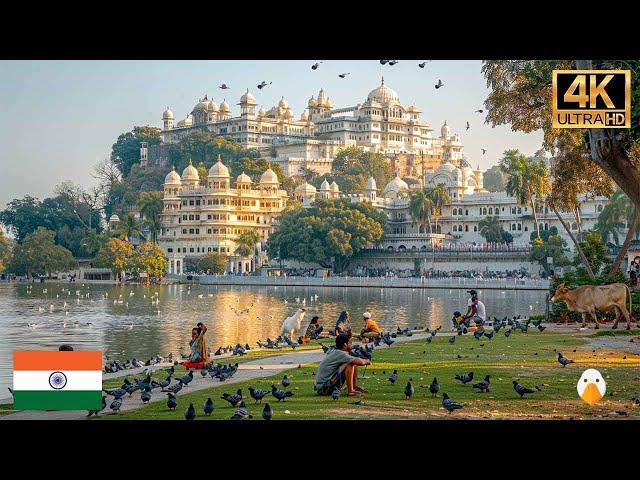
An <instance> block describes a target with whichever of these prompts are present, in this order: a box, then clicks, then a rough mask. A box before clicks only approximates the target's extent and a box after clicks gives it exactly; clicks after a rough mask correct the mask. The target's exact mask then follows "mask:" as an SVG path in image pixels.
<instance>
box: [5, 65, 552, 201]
mask: <svg viewBox="0 0 640 480" xmlns="http://www.w3.org/2000/svg"><path fill="white" fill-rule="evenodd" d="M314 62H315V60H303V61H291V60H283V61H266V60H256V61H249V60H237V61H2V62H0V85H1V88H0V105H1V106H2V117H1V120H0V127H1V128H0V164H1V165H2V169H3V171H2V174H1V175H0V208H4V205H5V204H6V202H8V201H10V200H11V199H13V198H16V197H20V198H21V197H22V196H24V195H25V194H27V193H28V194H31V195H33V196H37V197H39V198H41V199H42V198H43V197H45V196H47V195H50V194H51V193H52V190H53V187H54V186H55V185H56V184H58V183H59V182H61V181H63V180H67V179H69V180H72V181H74V182H77V183H81V184H83V185H90V184H91V183H92V182H93V179H92V177H91V171H92V167H93V165H95V164H96V163H97V162H98V161H99V160H101V159H103V158H106V157H107V156H108V155H109V153H110V151H111V145H112V144H113V143H114V141H115V140H116V138H117V137H118V135H119V134H120V133H122V132H124V131H127V130H129V129H131V128H132V127H133V126H134V125H145V124H148V125H155V126H159V127H161V126H162V121H161V117H162V111H163V110H164V108H165V107H166V106H170V107H171V109H172V110H173V113H174V115H175V117H176V121H177V120H180V119H182V118H184V117H185V115H186V114H187V113H189V112H190V111H191V110H192V108H193V106H194V105H195V104H196V102H197V101H198V99H199V98H200V97H202V96H204V94H208V95H209V98H213V100H214V101H215V102H216V103H218V104H220V102H221V101H222V100H223V99H224V98H226V100H227V102H228V103H229V104H230V105H231V110H232V114H234V115H236V114H237V113H238V109H239V107H238V106H237V105H236V104H237V103H238V101H239V97H240V95H241V94H242V93H244V91H245V90H246V88H247V87H248V88H249V89H250V91H251V92H252V93H253V95H254V96H255V97H256V100H257V101H258V103H259V105H261V106H264V107H265V109H268V108H270V107H271V106H273V105H274V104H275V103H277V101H278V100H279V99H280V97H281V96H284V97H285V98H286V99H287V101H288V102H289V104H290V105H291V107H292V109H293V113H294V115H295V116H296V118H298V117H299V115H300V113H301V111H302V109H303V108H304V107H306V105H307V100H308V99H309V97H310V96H311V95H315V94H317V92H318V90H319V89H320V87H323V88H324V89H325V92H326V93H327V95H328V96H329V98H330V99H331V101H332V102H333V105H334V108H339V107H343V106H352V105H355V104H356V103H359V102H362V101H364V100H365V99H366V97H367V94H368V93H369V92H370V91H371V90H372V89H374V88H375V87H376V86H378V85H379V83H380V77H381V76H382V75H384V77H385V84H386V85H387V86H389V87H391V88H392V89H394V90H395V91H396V92H397V93H398V95H399V96H400V101H401V102H403V103H404V104H405V105H409V104H410V103H411V102H415V103H416V105H417V106H418V107H419V108H420V109H421V110H422V112H423V113H422V119H423V120H426V121H427V122H428V123H429V124H430V125H431V126H432V127H433V128H434V134H437V135H439V132H440V126H441V125H442V123H443V122H444V121H445V120H447V121H448V124H449V125H450V126H451V131H452V133H455V132H458V133H459V134H460V137H461V140H462V143H463V144H464V153H465V155H466V157H467V159H468V160H470V161H471V163H472V165H473V166H474V167H475V166H476V164H478V163H479V164H480V167H481V168H483V169H485V168H488V167H489V166H491V165H492V164H494V163H495V162H496V160H497V159H498V158H499V157H500V154H501V153H502V152H503V151H504V150H506V149H508V148H518V149H520V151H522V152H524V153H526V154H533V153H534V152H535V151H536V150H537V149H538V148H540V145H541V142H542V132H536V133H534V134H522V133H514V132H512V131H511V129H510V127H499V128H491V127H490V126H488V125H486V124H484V114H482V115H481V114H478V113H474V110H477V109H480V108H484V106H483V102H484V100H485V98H486V96H487V93H488V89H487V87H486V82H485V80H484V77H483V76H482V74H481V72H480V68H481V62H480V61H477V60H473V61H471V60H469V61H461V60H457V61H438V60H434V61H433V62H431V63H428V64H427V67H426V68H425V69H424V70H423V69H420V68H418V66H417V64H418V61H408V60H402V61H400V62H399V63H398V64H396V65H394V66H388V65H384V66H383V65H380V63H379V62H378V61H374V60H367V61H325V62H324V63H322V64H321V65H320V68H319V69H318V70H316V71H313V70H311V68H310V66H311V65H312V64H313V63H314ZM343 72H350V73H351V74H350V75H349V76H347V77H346V78H345V79H341V78H339V77H338V74H339V73H343ZM438 79H442V81H443V82H444V84H445V85H444V87H442V88H440V89H438V90H436V89H435V88H434V84H435V83H436V82H437V80H438ZM262 80H265V81H267V82H270V81H272V82H273V84H272V85H269V86H267V87H265V88H264V89H263V90H262V91H260V90H258V89H257V88H256V85H257V84H258V83H260V82H261V81H262ZM223 82H224V83H226V84H227V85H229V86H230V87H231V90H220V89H219V88H218V85H220V84H221V83H223ZM467 121H469V122H470V123H471V128H470V130H469V131H468V132H466V131H465V123H466V122H467ZM481 148H486V149H487V153H486V155H485V156H484V157H483V156H482V152H481V150H480V149H481Z"/></svg>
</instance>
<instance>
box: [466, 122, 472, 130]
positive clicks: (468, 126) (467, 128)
mask: <svg viewBox="0 0 640 480" xmlns="http://www.w3.org/2000/svg"><path fill="white" fill-rule="evenodd" d="M470 128H471V125H469V122H467V126H466V128H465V130H469V129H470Z"/></svg>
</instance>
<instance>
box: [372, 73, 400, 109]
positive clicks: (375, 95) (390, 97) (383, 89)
mask: <svg viewBox="0 0 640 480" xmlns="http://www.w3.org/2000/svg"><path fill="white" fill-rule="evenodd" d="M367 99H368V100H369V101H371V100H375V101H377V102H380V103H382V104H383V105H384V104H389V103H400V97H398V94H397V93H396V92H395V90H392V89H391V88H389V87H387V86H386V85H385V84H384V77H382V83H380V86H378V87H376V88H374V89H373V90H371V92H369V96H368V97H367Z"/></svg>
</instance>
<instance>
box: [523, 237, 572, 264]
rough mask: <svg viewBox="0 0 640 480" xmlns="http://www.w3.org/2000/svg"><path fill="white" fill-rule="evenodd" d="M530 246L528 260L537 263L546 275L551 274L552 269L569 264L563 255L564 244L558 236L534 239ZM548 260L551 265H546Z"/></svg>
mask: <svg viewBox="0 0 640 480" xmlns="http://www.w3.org/2000/svg"><path fill="white" fill-rule="evenodd" d="M532 233H533V232H532ZM531 245H532V248H531V252H530V253H529V259H530V260H531V261H533V262H538V263H539V264H540V265H541V266H542V268H544V271H545V272H546V273H547V275H548V274H550V273H551V270H552V267H562V266H565V265H569V264H570V263H571V262H570V261H569V259H568V258H567V256H566V255H565V253H564V248H565V245H566V242H565V241H564V240H563V239H562V237H561V236H560V235H548V236H546V238H543V237H535V238H534V239H533V240H532V242H531ZM548 258H552V259H553V264H549V263H547V259H548Z"/></svg>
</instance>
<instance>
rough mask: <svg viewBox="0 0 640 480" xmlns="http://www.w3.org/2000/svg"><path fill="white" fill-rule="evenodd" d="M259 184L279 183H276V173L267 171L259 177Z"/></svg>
mask: <svg viewBox="0 0 640 480" xmlns="http://www.w3.org/2000/svg"><path fill="white" fill-rule="evenodd" d="M260 183H280V182H278V175H276V172H274V171H273V170H271V169H270V168H269V169H267V170H266V171H265V172H264V173H263V174H262V175H260Z"/></svg>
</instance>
